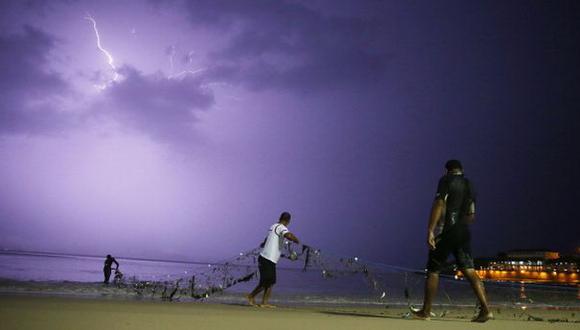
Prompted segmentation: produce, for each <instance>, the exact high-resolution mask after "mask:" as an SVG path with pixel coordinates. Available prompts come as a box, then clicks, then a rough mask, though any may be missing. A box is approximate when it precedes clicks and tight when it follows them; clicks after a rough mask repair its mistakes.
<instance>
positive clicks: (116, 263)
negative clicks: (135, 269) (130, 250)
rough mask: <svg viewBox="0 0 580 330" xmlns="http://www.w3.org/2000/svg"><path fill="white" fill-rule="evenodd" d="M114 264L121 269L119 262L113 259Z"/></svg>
mask: <svg viewBox="0 0 580 330" xmlns="http://www.w3.org/2000/svg"><path fill="white" fill-rule="evenodd" d="M113 262H114V263H115V265H117V269H119V263H118V262H117V260H115V259H113Z"/></svg>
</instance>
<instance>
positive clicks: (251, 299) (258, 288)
mask: <svg viewBox="0 0 580 330" xmlns="http://www.w3.org/2000/svg"><path fill="white" fill-rule="evenodd" d="M262 290H264V286H263V285H262V284H261V283H259V284H258V286H256V288H255V289H254V291H252V292H250V294H249V295H247V298H248V303H249V304H250V305H252V306H256V301H255V298H256V295H258V294H259V293H260V292H262Z"/></svg>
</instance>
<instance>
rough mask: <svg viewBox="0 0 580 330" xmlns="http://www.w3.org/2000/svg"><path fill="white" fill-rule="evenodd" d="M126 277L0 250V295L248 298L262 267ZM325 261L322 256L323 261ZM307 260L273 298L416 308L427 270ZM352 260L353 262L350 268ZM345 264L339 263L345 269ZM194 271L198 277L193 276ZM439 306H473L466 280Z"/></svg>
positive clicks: (577, 294)
mask: <svg viewBox="0 0 580 330" xmlns="http://www.w3.org/2000/svg"><path fill="white" fill-rule="evenodd" d="M117 260H118V262H119V263H120V270H121V271H122V272H123V274H124V278H123V281H122V282H120V283H119V284H118V285H114V284H110V285H104V284H103V283H102V281H103V278H104V276H103V263H104V257H93V256H79V255H65V254H48V253H21V252H1V253H0V293H12V294H15V293H16V294H36V295H39V294H48V295H72V296H80V297H101V298H121V299H163V298H164V297H167V296H168V295H169V294H170V293H171V292H173V291H175V292H174V295H173V296H172V297H171V298H172V300H173V301H193V300H200V299H199V298H200V295H199V293H204V292H209V291H207V288H213V289H214V291H213V292H211V293H212V294H210V295H209V296H208V297H205V296H203V295H202V298H203V299H201V300H203V301H215V302H232V303H243V302H244V294H246V293H248V292H250V291H251V290H252V289H253V288H254V287H255V285H256V284H257V276H254V277H253V278H251V279H249V280H248V281H239V283H235V282H236V281H234V280H235V279H240V278H243V277H247V276H248V275H251V274H253V273H254V272H255V271H256V270H257V265H256V264H255V258H253V257H250V256H242V257H238V258H236V259H233V260H232V261H230V262H228V263H215V264H208V263H203V262H176V261H159V260H140V259H130V258H117ZM321 260H322V259H321ZM303 265H304V260H297V261H290V260H288V259H282V260H281V262H280V263H279V266H278V271H277V272H278V274H277V275H278V276H277V278H278V281H277V284H276V286H275V288H274V294H273V297H272V301H273V302H275V303H286V304H299V305H304V304H322V305H329V304H333V305H336V304H340V305H353V304H365V305H377V306H380V305H406V304H414V305H419V304H420V302H421V299H422V295H423V283H424V274H423V272H421V271H420V270H410V269H402V268H398V267H393V266H388V265H381V264H376V263H366V264H365V263H362V262H359V261H356V262H353V261H352V259H343V258H326V259H324V264H323V263H322V262H320V263H318V264H315V265H312V266H310V267H306V269H304V267H303ZM353 265H355V266H356V267H355V266H353ZM341 267H342V268H341ZM194 276H195V277H194ZM485 285H486V290H487V291H488V295H489V299H490V301H491V302H492V304H493V305H496V306H506V307H516V308H519V307H524V306H525V307H566V308H568V307H570V308H579V307H580V291H579V290H580V289H579V288H578V287H577V286H555V285H546V284H529V283H505V282H504V283H497V282H486V283H485ZM195 293H197V294H198V296H197V297H196V296H195V295H194V294H195ZM435 303H436V304H438V305H442V306H447V305H451V306H454V305H455V306H473V305H474V304H475V298H474V296H473V295H472V292H471V289H470V286H469V284H468V283H467V282H466V281H464V280H456V279H454V278H452V277H443V278H442V280H441V284H440V290H439V294H438V296H437V299H436V301H435Z"/></svg>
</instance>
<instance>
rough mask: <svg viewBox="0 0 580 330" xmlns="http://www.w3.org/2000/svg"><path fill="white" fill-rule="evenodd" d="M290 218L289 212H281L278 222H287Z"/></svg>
mask: <svg viewBox="0 0 580 330" xmlns="http://www.w3.org/2000/svg"><path fill="white" fill-rule="evenodd" d="M291 217H292V216H291V215H290V212H286V211H284V212H282V214H280V221H282V220H287V221H289V220H290V218H291Z"/></svg>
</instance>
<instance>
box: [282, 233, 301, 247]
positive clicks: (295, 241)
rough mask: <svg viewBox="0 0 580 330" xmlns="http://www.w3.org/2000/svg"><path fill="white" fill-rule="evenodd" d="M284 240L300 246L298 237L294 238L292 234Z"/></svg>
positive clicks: (285, 235)
mask: <svg viewBox="0 0 580 330" xmlns="http://www.w3.org/2000/svg"><path fill="white" fill-rule="evenodd" d="M284 238H285V239H287V240H289V241H292V242H294V243H296V244H300V241H299V240H298V237H296V236H294V234H292V233H290V232H288V233H286V234H284Z"/></svg>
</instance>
